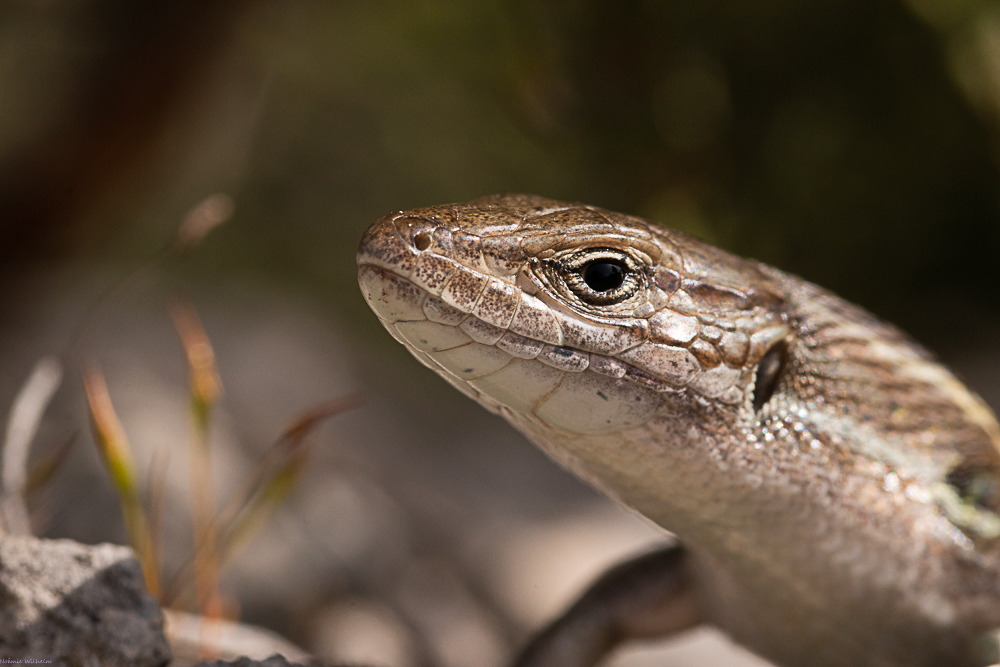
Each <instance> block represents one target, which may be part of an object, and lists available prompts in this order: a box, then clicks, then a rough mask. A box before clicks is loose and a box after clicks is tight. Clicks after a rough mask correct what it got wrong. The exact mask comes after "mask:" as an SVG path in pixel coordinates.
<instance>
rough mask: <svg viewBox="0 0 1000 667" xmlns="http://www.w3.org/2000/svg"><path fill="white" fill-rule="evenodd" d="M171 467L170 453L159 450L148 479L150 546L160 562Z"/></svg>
mask: <svg viewBox="0 0 1000 667" xmlns="http://www.w3.org/2000/svg"><path fill="white" fill-rule="evenodd" d="M169 466H170V452H169V451H167V452H165V453H164V452H163V451H162V450H157V451H156V452H154V453H153V460H152V461H151V462H150V464H149V471H148V473H147V479H146V488H147V489H148V496H147V501H148V502H147V507H148V513H147V516H148V521H147V523H148V526H149V545H150V549H152V550H153V553H154V554H156V556H157V560H158V561H162V560H163V500H164V498H165V497H166V490H167V469H168V468H169Z"/></svg>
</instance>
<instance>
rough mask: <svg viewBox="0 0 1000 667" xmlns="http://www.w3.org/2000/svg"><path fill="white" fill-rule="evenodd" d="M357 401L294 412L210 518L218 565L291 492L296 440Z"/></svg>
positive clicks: (185, 570)
mask: <svg viewBox="0 0 1000 667" xmlns="http://www.w3.org/2000/svg"><path fill="white" fill-rule="evenodd" d="M360 404H361V396H360V394H349V395H347V396H341V397H339V398H335V399H333V400H331V401H327V402H325V403H321V404H319V405H317V406H314V407H312V408H310V409H308V410H306V411H305V412H303V413H301V414H300V415H299V416H297V417H296V418H295V419H294V420H293V421H292V423H291V424H290V425H289V426H288V428H286V429H285V431H284V432H283V433H282V434H281V436H279V437H278V439H277V440H276V441H275V442H274V443H273V444H272V445H271V446H270V447H268V449H267V451H265V452H264V454H262V455H261V458H260V460H259V461H258V462H257V465H256V466H255V467H254V471H253V473H252V474H251V476H250V480H249V481H248V482H247V484H246V485H245V486H244V488H243V489H242V490H241V492H240V493H238V494H236V495H235V496H233V497H232V498H231V499H230V500H229V501H228V502H227V503H226V508H225V509H224V510H223V512H222V513H221V514H220V515H219V519H218V520H217V521H216V525H217V526H218V531H219V535H221V537H220V538H219V549H218V553H219V562H220V565H221V564H224V563H226V562H227V561H228V560H230V559H231V558H232V557H233V556H234V555H235V554H236V553H237V551H238V550H239V548H240V547H241V546H242V545H243V544H245V543H246V541H247V540H248V539H249V538H250V537H251V536H252V535H253V533H254V531H255V530H256V529H257V528H258V527H259V526H260V525H261V524H263V522H264V520H265V519H266V518H267V517H268V516H270V514H271V513H272V512H273V510H274V509H275V508H277V507H278V505H280V504H281V503H282V502H283V501H284V500H285V499H286V498H287V497H288V495H289V494H290V493H291V492H292V491H293V490H294V488H295V484H296V482H297V481H298V479H299V476H300V475H301V472H302V470H303V469H304V467H305V464H306V463H307V462H308V460H309V449H308V448H306V447H303V446H302V444H303V442H304V440H305V438H306V436H308V435H309V433H310V432H312V430H313V429H314V428H315V427H316V426H318V425H319V423H320V422H322V421H323V420H325V419H328V418H330V417H333V416H334V415H337V414H340V413H342V412H345V411H347V410H350V409H353V408H355V407H357V406H358V405H360ZM193 567H194V559H193V558H192V559H189V560H188V561H187V562H185V563H184V564H183V565H182V566H181V567H180V569H178V571H177V572H176V573H175V574H174V576H173V578H172V579H171V581H170V583H169V585H167V586H166V588H165V592H164V595H163V604H164V605H165V606H169V605H170V604H172V602H173V601H174V600H176V599H177V598H178V597H179V596H180V595H181V593H182V592H183V591H184V589H185V587H186V586H187V581H186V580H187V578H188V577H189V576H190V574H191V569H192V568H193Z"/></svg>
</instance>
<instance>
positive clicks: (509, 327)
mask: <svg viewBox="0 0 1000 667" xmlns="http://www.w3.org/2000/svg"><path fill="white" fill-rule="evenodd" d="M358 263H359V280H360V284H361V287H362V291H363V292H364V295H365V298H366V299H367V300H368V303H369V305H370V306H371V307H372V309H373V310H374V311H375V312H376V314H378V316H379V318H380V319H381V320H382V322H383V324H384V325H385V326H386V328H387V329H388V330H389V331H390V333H392V334H393V335H394V336H395V337H396V338H397V339H398V340H399V341H400V342H402V343H403V344H404V345H406V346H407V347H408V348H409V349H410V351H411V352H412V353H413V354H414V355H415V356H416V357H417V358H418V359H419V360H420V361H422V362H423V363H424V364H426V365H427V366H429V367H430V368H432V369H434V370H435V371H437V372H438V373H439V374H441V375H442V376H443V377H444V378H445V379H446V380H448V381H449V382H451V383H452V384H453V385H455V386H456V387H458V388H459V389H460V390H461V391H463V392H464V393H466V394H468V395H470V396H472V397H473V398H475V399H476V400H478V401H479V402H480V403H482V404H483V405H484V406H486V407H487V408H489V409H491V410H493V411H494V412H499V413H501V414H504V415H505V416H507V417H508V418H511V420H512V421H514V422H515V423H517V424H518V425H521V426H522V427H523V426H524V425H525V424H528V423H531V424H535V425H536V426H538V427H540V428H545V427H548V428H551V429H555V430H560V431H564V432H569V433H578V434H588V433H611V432H618V431H622V430H625V429H631V428H634V427H636V426H639V425H641V424H643V423H645V422H646V421H648V420H650V419H651V418H653V417H654V416H655V415H657V414H659V413H662V412H664V411H668V412H669V411H671V410H673V411H676V410H682V409H683V410H689V411H690V410H696V409H697V405H699V404H701V405H709V404H710V405H712V406H714V407H717V408H721V409H723V410H725V411H727V412H729V413H731V414H732V415H733V416H734V418H735V417H736V415H738V414H739V413H747V414H748V415H752V413H753V412H754V411H756V410H759V409H760V407H761V406H762V405H763V404H764V403H765V402H766V401H767V400H768V399H769V398H770V396H771V394H773V392H774V391H775V388H776V385H777V380H778V379H779V376H780V371H781V368H782V366H783V365H784V363H785V361H786V359H787V345H786V342H785V341H786V339H787V337H788V335H789V326H788V324H787V322H786V318H785V316H784V315H783V309H782V304H783V297H782V294H781V291H780V286H779V285H778V284H777V283H776V282H774V281H773V280H772V279H771V278H770V277H769V276H768V275H766V274H765V273H763V272H761V270H760V269H759V268H758V265H757V264H756V263H754V262H749V261H746V260H742V259H740V258H737V257H734V256H732V255H729V254H727V253H724V252H722V251H720V250H718V249H716V248H713V247H711V246H709V245H707V244H703V243H701V242H699V241H696V240H694V239H692V238H689V237H686V236H684V235H681V234H678V233H676V232H668V231H665V230H662V229H660V228H657V227H654V226H652V225H650V224H648V223H646V222H644V221H642V220H640V219H638V218H633V217H629V216H625V215H622V214H618V213H613V212H610V211H605V210H602V209H599V208H596V207H591V206H583V205H578V204H568V203H563V202H557V201H553V200H549V199H543V198H541V197H534V196H528V195H504V196H494V197H486V198H482V199H479V200H475V201H473V202H469V203H468V204H460V205H447V206H438V207H433V208H426V209H416V210H412V211H407V212H401V213H397V214H394V215H390V216H386V217H385V218H382V219H381V220H379V221H378V222H377V223H375V224H374V225H373V226H372V227H371V228H370V229H369V230H368V232H367V233H366V235H365V237H364V239H363V240H362V242H361V247H360V249H359V251H358ZM744 416H747V415H744Z"/></svg>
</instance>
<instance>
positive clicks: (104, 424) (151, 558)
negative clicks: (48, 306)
mask: <svg viewBox="0 0 1000 667" xmlns="http://www.w3.org/2000/svg"><path fill="white" fill-rule="evenodd" d="M83 385H84V389H85V390H86V393H87V404H88V406H89V408H90V423H91V427H92V428H93V430H94V441H95V442H96V443H97V449H98V452H99V453H100V455H101V461H102V462H103V463H104V467H105V468H106V469H107V471H108V474H109V475H110V476H111V481H112V482H113V483H114V486H115V490H116V491H117V492H118V499H119V502H120V503H121V507H122V516H123V517H124V519H125V530H126V531H128V538H129V542H130V543H131V544H132V548H133V549H135V552H136V555H137V556H138V558H139V563H140V564H141V565H142V572H143V574H144V575H145V577H146V587H147V588H148V589H149V592H150V593H152V594H153V595H154V596H155V597H158V596H159V595H160V581H159V568H158V563H157V558H156V553H155V552H154V551H153V548H152V544H151V540H150V535H149V528H148V526H147V523H146V515H145V513H144V512H143V509H142V502H141V500H140V499H139V489H138V485H137V484H136V474H135V465H134V464H133V462H132V450H131V449H130V447H129V444H128V439H127V438H126V437H125V429H123V428H122V425H121V422H120V421H119V420H118V415H117V414H116V413H115V409H114V406H113V405H112V404H111V396H109V395H108V385H107V383H106V382H105V381H104V376H103V375H102V374H101V371H100V369H98V368H97V367H96V366H93V367H91V368H90V369H89V370H87V371H86V372H85V373H84V376H83Z"/></svg>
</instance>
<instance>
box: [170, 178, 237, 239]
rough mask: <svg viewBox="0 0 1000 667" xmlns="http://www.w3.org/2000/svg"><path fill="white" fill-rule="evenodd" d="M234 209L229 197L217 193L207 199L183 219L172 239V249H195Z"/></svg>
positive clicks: (231, 199)
mask: <svg viewBox="0 0 1000 667" xmlns="http://www.w3.org/2000/svg"><path fill="white" fill-rule="evenodd" d="M235 208H236V205H235V203H234V202H233V198H232V197H230V196H229V195H226V194H223V193H221V192H219V193H216V194H214V195H211V196H209V197H207V198H206V199H204V200H203V201H201V202H200V203H199V204H198V205H197V206H195V207H194V208H193V209H191V211H190V212H188V214H187V215H186V216H185V217H184V220H183V222H181V226H180V228H178V230H177V236H176V237H174V248H175V249H177V250H179V251H185V250H190V249H191V248H193V247H195V246H196V245H198V244H199V243H201V242H202V241H203V240H204V239H205V237H206V236H207V235H208V233H209V232H211V231H212V230H213V229H215V228H216V227H218V226H219V225H221V224H222V223H224V222H225V221H226V220H228V219H229V218H230V217H231V216H232V215H233V210H235Z"/></svg>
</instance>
